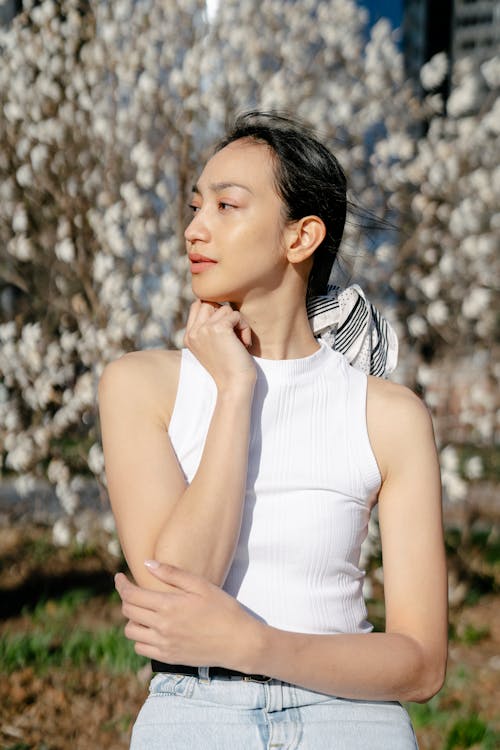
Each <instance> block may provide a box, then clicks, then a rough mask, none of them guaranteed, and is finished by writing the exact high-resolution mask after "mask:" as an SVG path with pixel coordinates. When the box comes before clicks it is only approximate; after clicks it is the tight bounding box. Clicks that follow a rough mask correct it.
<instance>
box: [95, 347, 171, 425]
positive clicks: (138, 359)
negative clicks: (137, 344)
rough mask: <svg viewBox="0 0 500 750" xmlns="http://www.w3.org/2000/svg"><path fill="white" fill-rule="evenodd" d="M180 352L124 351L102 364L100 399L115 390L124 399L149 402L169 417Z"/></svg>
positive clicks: (141, 403) (132, 401)
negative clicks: (124, 352)
mask: <svg viewBox="0 0 500 750" xmlns="http://www.w3.org/2000/svg"><path fill="white" fill-rule="evenodd" d="M181 356H182V352H181V351H180V350H177V349H145V350H143V351H135V352H129V353H127V354H124V355H123V356H122V357H120V358H119V359H116V360H114V361H113V362H110V363H109V364H108V365H106V367H105V368H104V372H103V374H102V376H101V378H100V381H99V400H101V398H103V397H104V394H105V393H110V392H111V393H114V394H116V398H117V399H118V400H119V401H120V402H122V403H123V397H124V396H129V397H130V403H131V405H133V404H140V405H141V406H143V405H144V404H149V405H150V406H151V407H152V408H153V410H154V411H155V412H157V413H160V415H161V416H162V417H163V418H164V419H165V420H166V421H167V423H168V421H169V419H170V414H171V413H172V408H173V404H174V401H175V395H176V392H177V384H178V381H179V372H180V364H181Z"/></svg>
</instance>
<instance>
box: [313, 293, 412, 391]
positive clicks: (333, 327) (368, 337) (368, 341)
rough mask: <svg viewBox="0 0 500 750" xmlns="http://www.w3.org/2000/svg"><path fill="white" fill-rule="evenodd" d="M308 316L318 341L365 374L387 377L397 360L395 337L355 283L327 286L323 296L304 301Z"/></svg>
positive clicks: (392, 330) (387, 324) (388, 324)
mask: <svg viewBox="0 0 500 750" xmlns="http://www.w3.org/2000/svg"><path fill="white" fill-rule="evenodd" d="M307 316H308V318H309V322H310V324H311V328H312V330H313V333H314V335H315V337H316V338H317V339H322V340H323V341H325V343H326V344H328V345H329V346H331V347H332V349H335V350H336V351H338V352H340V353H341V354H343V355H344V356H345V357H346V359H347V361H348V362H349V363H350V364H351V365H352V366H353V367H356V368H357V369H358V370H362V371H363V372H365V373H366V374H367V375H378V376H379V377H386V376H387V375H388V374H389V373H390V372H392V371H393V370H394V369H395V367H396V365H397V361H398V337H397V335H396V332H395V331H394V329H393V328H392V326H391V325H390V323H389V322H388V321H387V320H386V319H385V318H384V317H383V316H382V315H381V314H380V312H379V311H378V310H377V309H376V308H375V307H374V306H373V305H372V304H371V302H369V301H368V300H367V299H366V297H365V295H364V292H363V290H362V289H361V287H360V286H358V285H357V284H353V285H352V286H348V287H347V288H346V289H341V288H340V287H338V286H332V285H329V286H328V288H327V293H326V295H324V296H318V297H311V298H310V299H309V300H308V301H307Z"/></svg>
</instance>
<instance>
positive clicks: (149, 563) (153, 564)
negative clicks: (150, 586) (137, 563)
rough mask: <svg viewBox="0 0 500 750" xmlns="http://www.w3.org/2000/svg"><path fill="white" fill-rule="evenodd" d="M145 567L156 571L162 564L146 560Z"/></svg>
mask: <svg viewBox="0 0 500 750" xmlns="http://www.w3.org/2000/svg"><path fill="white" fill-rule="evenodd" d="M144 565H145V566H146V567H147V568H153V570H156V569H157V568H159V567H160V563H159V562H158V560H144Z"/></svg>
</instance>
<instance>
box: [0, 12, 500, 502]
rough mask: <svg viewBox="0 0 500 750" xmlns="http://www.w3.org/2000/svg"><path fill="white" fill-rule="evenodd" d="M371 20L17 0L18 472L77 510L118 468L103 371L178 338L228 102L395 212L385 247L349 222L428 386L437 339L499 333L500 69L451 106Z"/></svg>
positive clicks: (11, 149)
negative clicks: (293, 125) (280, 114)
mask: <svg viewBox="0 0 500 750" xmlns="http://www.w3.org/2000/svg"><path fill="white" fill-rule="evenodd" d="M366 21H367V18H366V11H364V10H363V9H361V8H360V7H359V6H358V5H357V4H356V3H355V2H354V0H330V2H328V3H327V2H318V1H316V0H314V1H313V0H296V2H293V3H292V2H282V0H261V2H257V1H256V0H226V2H224V3H221V4H220V5H219V7H218V11H217V13H216V15H215V16H214V17H213V18H212V19H211V20H210V22H209V21H208V19H207V16H206V9H205V3H204V2H202V1H201V0H176V1H175V2H174V0H154V1H153V0H135V1H134V0H115V2H113V3H103V2H99V1H98V0H95V1H94V2H81V0H61V1H60V2H55V1H54V0H42V2H37V3H34V2H31V1H30V0H25V2H24V12H23V13H22V14H21V15H19V16H18V17H17V18H16V19H15V21H14V22H13V23H12V24H11V25H10V26H9V27H8V28H5V29H4V30H3V31H1V32H0V50H1V52H0V54H1V61H2V65H1V68H0V100H1V105H2V111H3V113H4V117H3V119H2V120H0V144H1V148H0V196H1V201H0V244H1V250H0V294H1V297H0V299H1V315H2V319H1V322H0V343H1V350H0V371H1V373H2V378H3V380H2V384H1V385H0V440H1V441H2V444H3V446H4V454H3V463H4V466H5V467H6V469H8V470H12V471H15V472H17V474H18V476H19V482H18V483H19V487H20V488H21V489H29V487H30V485H31V484H32V482H33V481H34V478H35V477H37V476H45V475H46V476H48V478H49V480H50V481H51V482H53V483H54V485H55V486H56V490H57V493H58V495H59V497H60V499H61V502H62V504H63V507H64V508H65V510H66V511H67V512H69V513H71V512H73V511H74V509H75V507H76V503H77V499H78V491H79V485H80V484H81V481H82V474H83V473H85V472H86V471H88V470H89V469H90V470H91V471H92V472H93V473H94V474H96V476H98V477H99V478H100V480H101V481H103V482H104V475H103V459H102V452H101V449H100V447H99V440H98V433H97V427H96V421H95V400H96V395H95V391H96V382H97V379H98V377H99V376H100V374H101V372H102V369H103V367H104V365H105V364H106V363H107V362H108V361H110V360H112V359H115V358H116V357H118V356H120V354H122V353H123V352H124V351H127V350H130V349H134V348H145V347H150V346H178V345H180V342H181V339H182V325H183V320H184V314H185V309H186V306H187V303H188V301H189V300H190V298H191V296H190V295H191V293H190V287H189V280H188V277H187V268H186V264H185V260H184V243H183V237H182V233H183V228H184V226H185V223H186V220H187V216H186V208H185V206H186V203H187V198H188V193H189V191H190V185H191V178H192V177H193V176H194V175H195V172H196V169H197V168H198V167H199V165H200V164H201V163H202V161H203V159H204V158H205V157H206V155H207V153H208V152H207V149H208V147H209V145H210V143H212V142H213V141H214V140H216V138H217V137H218V136H219V135H221V134H222V132H223V130H224V126H225V124H226V122H227V120H228V119H230V118H231V117H232V116H233V115H234V114H235V113H236V111H241V110H244V109H249V108H253V107H258V108H263V109H269V108H276V109H284V110H287V111H290V112H294V113H296V114H297V115H298V116H300V117H302V118H304V119H305V120H306V121H308V122H310V124H311V125H313V126H314V127H315V128H316V129H317V130H318V132H319V133H320V135H322V136H323V137H324V139H325V140H326V142H327V143H328V144H329V145H330V146H331V147H332V148H333V150H334V151H335V153H336V154H337V155H338V157H339V159H340V161H341V163H342V164H343V166H344V167H345V169H346V171H347V173H348V176H349V182H350V185H351V188H352V193H353V197H354V199H355V201H357V202H359V203H360V204H362V205H363V206H364V207H366V208H367V209H369V210H371V211H373V212H374V213H376V214H378V215H379V216H382V217H383V216H384V215H385V212H386V210H387V207H388V208H389V209H390V211H391V212H392V218H393V221H394V222H395V221H396V219H397V217H398V216H400V217H402V234H401V235H398V234H397V233H396V232H393V233H392V235H391V237H390V238H389V239H387V241H384V243H383V244H382V245H381V246H380V247H379V249H378V251H377V254H376V257H375V261H376V262H373V254H372V253H370V252H367V247H365V246H364V242H365V238H364V236H363V235H362V234H361V233H360V232H359V229H358V228H357V227H356V224H355V222H353V223H350V224H348V227H347V232H346V240H345V247H346V251H347V254H348V255H350V256H357V255H360V254H361V257H362V263H361V265H360V267H359V268H357V269H356V270H357V274H358V276H361V277H362V279H363V283H364V284H366V285H367V286H368V287H369V288H370V293H371V295H372V296H375V298H376V299H377V298H378V301H379V302H380V300H381V299H382V298H383V297H385V294H386V292H387V291H388V290H389V291H391V289H390V288H389V282H390V283H391V285H392V291H393V292H394V293H395V295H396V299H397V304H398V306H397V308H396V310H395V311H394V314H393V317H394V315H395V313H396V312H397V314H398V316H399V322H398V321H396V324H397V325H398V327H399V330H400V331H401V332H402V333H403V337H402V338H403V339H404V338H405V337H407V338H408V337H409V341H410V344H411V347H410V351H408V352H406V354H405V358H406V359H407V361H409V362H413V363H414V365H415V370H416V371H417V382H418V383H420V384H421V385H423V384H424V381H425V378H426V377H427V380H428V379H429V377H431V376H429V372H428V370H426V369H425V367H426V366H427V367H429V366H430V368H431V370H430V372H431V375H432V372H433V369H432V368H433V363H432V356H431V357H429V356H428V352H429V351H430V352H432V354H433V355H435V356H436V357H442V356H443V353H446V352H447V351H452V350H454V348H455V347H456V342H457V340H458V339H459V340H467V341H470V343H471V346H473V347H474V348H475V350H476V351H481V350H483V351H486V349H487V348H490V346H491V336H492V332H493V318H492V315H491V309H490V304H489V300H490V294H491V292H490V288H491V287H490V278H491V277H490V276H489V270H488V269H490V270H491V268H492V264H493V263H494V262H495V261H494V258H493V255H492V252H493V250H492V248H493V239H494V234H495V232H497V231H498V226H497V225H496V224H495V222H494V220H492V219H491V214H492V208H493V202H492V201H493V199H494V196H495V193H496V194H498V189H499V174H498V168H496V171H495V169H494V167H493V166H491V163H492V160H491V156H492V154H493V152H494V151H495V149H496V138H497V136H498V129H496V130H495V128H498V125H496V124H495V123H498V121H500V120H499V118H498V112H497V110H495V109H494V107H495V106H498V105H495V104H494V101H493V92H494V90H495V87H498V67H495V65H496V64H495V63H488V64H487V65H485V66H483V67H482V69H481V73H480V74H478V75H479V78H478V77H477V76H476V77H475V78H473V80H474V81H476V83H475V84H472V83H471V80H472V78H471V76H472V77H473V76H474V75H476V74H473V73H472V72H471V71H469V70H464V71H458V72H457V75H458V76H459V78H460V81H459V82H458V84H457V88H456V92H462V93H461V94H460V93H453V94H452V97H451V99H450V102H449V106H448V110H449V114H448V116H447V117H443V116H442V112H441V111H440V108H441V109H442V103H441V102H440V101H439V100H438V98H437V97H436V96H435V95H432V94H430V95H429V97H428V98H427V101H426V102H425V104H424V107H423V108H422V106H421V105H420V103H419V102H418V100H417V98H416V97H415V96H414V95H413V92H412V88H411V87H410V86H409V85H408V84H406V83H405V82H404V79H403V65H402V60H401V55H400V53H399V52H398V50H397V48H396V46H395V44H394V42H393V40H392V32H391V29H390V26H389V25H388V23H386V22H384V21H382V22H379V23H378V24H377V25H376V26H375V27H374V28H373V29H372V32H371V36H370V38H369V39H368V41H366ZM443 67H444V65H443V60H442V59H439V58H438V59H437V61H436V60H435V61H433V63H432V64H431V65H430V66H428V68H427V70H426V71H425V72H424V84H425V76H427V78H428V81H427V83H428V84H429V86H428V87H429V88H431V89H432V88H433V87H435V86H436V85H437V84H438V83H439V80H437V83H436V82H435V79H439V75H442V72H440V71H441V69H442V68H443ZM474 86H476V88H474ZM477 86H483V87H486V88H488V90H489V91H490V92H491V93H490V98H489V99H488V97H487V98H486V103H485V105H484V110H483V111H482V112H481V113H480V114H474V113H472V110H473V107H474V106H475V105H474V101H475V100H474V96H476V97H477V90H476V89H477ZM472 90H474V92H476V93H471V91H472ZM464 92H465V93H464ZM467 92H468V93H467ZM461 97H462V98H461ZM467 97H468V99H467ZM464 102H468V103H467V104H465V103H464ZM464 107H466V108H467V107H469V109H470V112H471V114H468V111H469V110H467V109H466V110H464ZM464 115H465V116H464ZM495 115H496V116H495ZM423 116H425V117H426V118H427V125H428V129H427V132H426V133H425V134H423V135H422V136H421V137H419V138H416V137H415V128H419V127H420V123H421V121H422V117H423ZM493 162H494V160H493ZM471 191H472V193H473V194H474V196H475V198H474V200H471V198H470V196H471ZM394 217H396V219H395V218H394ZM401 238H402V242H400V240H401ZM457 336H458V339H457ZM412 357H413V360H412ZM429 363H430V365H429ZM424 365H425V366H424ZM426 382H427V381H426ZM430 395H431V396H432V394H430ZM435 406H436V408H437V406H438V404H435ZM485 429H486V428H485ZM488 429H490V428H488ZM485 434H486V433H485Z"/></svg>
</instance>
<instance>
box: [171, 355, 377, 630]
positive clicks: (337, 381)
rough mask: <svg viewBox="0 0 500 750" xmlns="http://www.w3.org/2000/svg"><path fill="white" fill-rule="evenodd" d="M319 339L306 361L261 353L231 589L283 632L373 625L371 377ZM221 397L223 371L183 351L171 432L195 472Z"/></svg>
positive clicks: (188, 472) (185, 466)
mask: <svg viewBox="0 0 500 750" xmlns="http://www.w3.org/2000/svg"><path fill="white" fill-rule="evenodd" d="M318 343H319V344H320V348H319V349H318V350H317V351H316V352H314V353H313V354H312V355H309V356H307V357H303V358H300V359H286V360H272V359H262V358H260V357H254V358H253V359H254V361H255V363H256V367H257V383H256V386H255V391H254V398H253V402H252V416H251V436H250V447H249V460H248V473H247V483H246V497H245V504H244V511H243V521H242V527H241V533H240V537H239V540H238V545H237V549H236V553H235V556H234V559H233V563H232V566H231V568H230V570H229V573H228V576H227V578H226V581H225V583H224V586H223V588H224V589H225V590H226V591H227V592H228V593H230V594H231V595H232V596H234V597H236V599H238V601H239V602H240V603H241V604H242V605H243V606H245V607H246V608H247V609H248V610H249V611H250V612H251V613H252V614H254V615H256V616H257V617H259V618H260V619H262V620H263V621H264V622H266V623H268V624H269V625H272V626H274V627H277V628H281V629H283V630H291V631H296V632H302V633H364V632H369V631H370V630H372V625H371V624H370V623H369V622H368V621H367V620H366V614H367V613H366V607H365V602H364V598H363V591H362V586H363V578H364V571H363V570H360V568H359V557H360V547H361V543H362V542H363V540H364V538H365V537H366V533H367V527H368V519H369V515H370V511H371V508H372V506H373V505H374V503H375V501H376V496H377V492H378V490H379V488H380V482H381V478H380V472H379V469H378V466H377V463H376V460H375V456H374V454H373V451H372V448H371V446H370V442H369V439H368V432H367V427H366V386H367V376H366V375H365V374H364V373H362V372H361V371H359V370H356V369H354V368H353V367H351V365H349V364H348V362H347V360H346V359H345V358H344V356H343V355H341V354H339V353H338V352H336V351H334V350H332V349H331V348H330V347H329V346H328V345H327V344H325V343H324V342H322V341H320V342H318ZM216 397H217V391H216V386H215V383H214V381H213V379H212V377H211V375H210V374H209V373H208V372H207V371H206V370H205V368H204V367H203V366H202V365H201V364H200V362H199V361H198V360H197V359H196V357H195V356H194V355H193V354H192V353H191V352H190V351H189V349H183V350H182V359H181V369H180V377H179V385H178V389H177V395H176V400H175V404H174V409H173V412H172V417H171V420H170V425H169V429H168V432H169V436H170V438H171V441H172V444H173V447H174V450H175V452H176V454H177V458H178V460H179V463H180V466H181V468H182V470H183V472H184V475H185V477H186V479H187V481H188V482H190V481H191V480H192V478H193V476H194V475H195V473H196V470H197V468H198V465H199V462H200V460H201V455H202V451H203V446H204V443H205V438H206V435H207V431H208V428H209V425H210V419H211V416H212V413H213V409H214V406H215V401H216ZM230 460H231V457H230V456H228V461H230Z"/></svg>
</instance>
